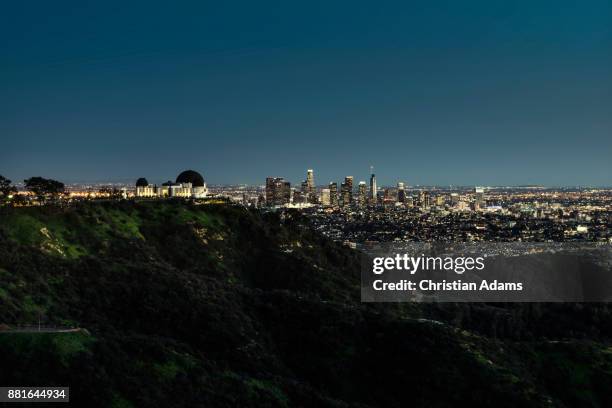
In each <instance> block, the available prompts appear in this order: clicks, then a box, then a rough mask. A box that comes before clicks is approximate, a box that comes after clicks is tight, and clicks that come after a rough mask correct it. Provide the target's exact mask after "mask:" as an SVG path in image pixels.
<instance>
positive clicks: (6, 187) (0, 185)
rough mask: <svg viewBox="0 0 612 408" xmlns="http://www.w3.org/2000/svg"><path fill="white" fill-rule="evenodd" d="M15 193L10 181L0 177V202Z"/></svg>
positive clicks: (15, 190)
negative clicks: (0, 196)
mask: <svg viewBox="0 0 612 408" xmlns="http://www.w3.org/2000/svg"><path fill="white" fill-rule="evenodd" d="M16 192H17V189H16V188H15V186H13V185H12V184H11V180H9V179H7V178H6V177H4V176H1V175H0V194H2V200H6V199H8V196H10V195H11V194H13V193H16Z"/></svg>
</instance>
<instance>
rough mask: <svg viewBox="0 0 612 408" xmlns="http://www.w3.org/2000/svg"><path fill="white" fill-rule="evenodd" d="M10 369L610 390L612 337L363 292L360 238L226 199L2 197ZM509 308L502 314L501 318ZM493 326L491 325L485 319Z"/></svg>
mask: <svg viewBox="0 0 612 408" xmlns="http://www.w3.org/2000/svg"><path fill="white" fill-rule="evenodd" d="M0 211H1V212H0V217H1V218H0V324H7V325H9V326H13V325H17V324H37V323H38V321H39V319H40V320H41V321H42V323H43V324H46V325H55V326H62V327H65V326H69V327H81V328H84V329H86V330H82V331H80V332H76V333H9V332H6V331H5V332H2V331H0V356H2V360H1V364H0V384H7V385H8V384H10V385H36V384H37V385H70V386H71V394H72V395H71V397H72V399H73V401H74V402H75V403H76V404H78V406H92V407H96V406H100V407H106V406H114V407H130V406H133V407H143V406H144V407H148V406H155V407H169V406H182V407H198V406H201V407H216V406H221V407H233V406H237V407H249V406H252V407H260V406H264V407H265V406H268V407H283V406H285V407H288V406H312V407H321V406H330V407H349V406H355V407H404V406H408V405H411V406H427V407H432V406H440V407H445V406H458V405H460V404H469V405H471V406H496V407H517V406H519V407H520V406H602V407H603V406H610V405H611V403H612V401H610V396H609V393H608V392H607V389H608V388H609V386H610V385H611V384H612V357H611V353H610V352H609V350H610V349H609V348H608V346H606V345H605V339H603V340H602V339H600V342H594V341H586V340H581V341H577V340H570V341H562V342H557V341H554V342H552V341H549V339H544V338H540V337H536V338H534V339H531V340H529V341H526V340H524V339H523V340H520V341H515V340H512V341H510V340H507V339H506V340H504V339H500V338H492V337H487V336H485V335H484V333H486V332H487V330H488V329H487V328H486V327H488V326H486V325H485V324H483V327H484V329H483V330H482V331H478V332H474V331H468V330H464V329H463V328H459V327H455V326H453V325H450V324H447V323H439V322H432V321H428V320H424V319H419V317H421V313H430V314H435V315H438V316H440V318H442V319H443V320H446V321H448V322H453V321H454V320H457V316H461V318H460V319H459V323H461V322H468V323H469V322H471V321H472V320H473V319H472V318H469V317H468V315H469V314H470V313H481V315H482V316H486V314H485V312H482V311H481V312H479V311H478V310H480V309H477V310H476V311H471V310H470V309H468V310H467V311H466V310H464V309H457V310H453V309H440V310H438V309H434V310H432V311H429V312H427V311H425V312H423V311H421V310H420V309H418V308H416V307H415V306H414V305H393V304H389V305H365V304H361V303H360V302H359V255H358V254H357V253H356V252H354V251H352V250H350V249H348V248H346V247H343V246H341V245H339V244H336V243H334V242H331V241H329V240H327V239H325V238H323V237H321V236H319V235H318V234H316V233H314V232H313V231H311V230H310V229H309V228H307V226H305V225H304V224H305V222H304V221H303V220H302V219H301V217H300V216H299V215H298V214H289V215H288V216H286V217H283V218H282V219H281V217H280V216H279V215H278V214H274V213H269V214H261V213H259V212H250V211H247V210H245V209H242V208H238V207H233V206H230V205H225V204H208V205H199V206H195V205H192V204H189V203H183V202H179V201H176V202H174V201H163V202H161V201H158V202H115V203H113V202H107V203H86V204H81V205H77V206H74V207H70V208H54V207H38V208H15V209H6V208H5V209H0ZM492 320H493V317H492ZM479 333H480V334H479Z"/></svg>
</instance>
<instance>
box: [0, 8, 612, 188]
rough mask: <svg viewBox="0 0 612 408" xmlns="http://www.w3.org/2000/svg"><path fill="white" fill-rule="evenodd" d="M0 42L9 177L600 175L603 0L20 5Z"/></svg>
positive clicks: (449, 180) (572, 180)
mask: <svg viewBox="0 0 612 408" xmlns="http://www.w3.org/2000/svg"><path fill="white" fill-rule="evenodd" d="M175 3H180V4H175ZM0 49H1V50H2V51H1V52H2V62H1V64H0V134H1V135H2V147H1V148H0V174H4V175H5V176H8V177H9V178H12V179H13V180H22V179H23V178H25V177H28V176H32V175H43V176H48V177H54V178H57V179H60V180H64V181H68V182H70V181H103V180H126V179H127V180H129V179H136V178H137V177H139V176H146V177H147V178H149V180H150V181H153V180H154V181H163V180H167V179H169V178H174V177H175V176H176V174H178V172H179V171H180V170H182V169H185V168H193V169H196V170H199V171H200V172H202V173H203V174H204V176H205V178H206V179H207V181H208V182H209V183H213V184H217V183H239V182H245V183H263V180H264V178H265V177H266V176H268V175H279V176H285V177H287V178H289V179H290V180H291V181H294V182H296V181H300V180H301V179H303V178H304V177H305V172H306V169H307V168H314V169H315V178H316V181H317V182H318V183H327V182H328V181H330V180H340V179H341V178H342V177H343V176H345V175H354V176H355V178H356V180H357V181H358V180H361V179H363V180H365V179H366V177H367V173H368V168H369V166H370V164H373V165H375V167H376V173H377V175H378V177H379V180H380V181H381V182H382V183H395V182H396V181H397V180H403V181H405V182H407V183H408V184H410V185H414V184H444V185H447V184H463V185H472V184H478V185H480V184H483V185H503V184H506V185H511V184H536V183H540V184H546V185H577V184H582V185H610V184H612V177H611V175H612V159H611V158H612V4H611V3H610V2H609V1H604V0H601V1H588V0H587V1H580V2H579V1H564V0H556V1H537V0H531V1H516V0H515V1H491V0H488V1H425V0H423V1H418V2H414V1H398V2H379V1H376V2H374V1H370V2H357V1H346V2H334V1H329V0H328V1H321V2H316V1H312V0H310V1H303V2H297V1H296V2H294V1H278V2H265V1H262V2H254V1H244V2H238V1H227V2H226V1H220V2H205V1H197V2H167V1H164V2H154V1H146V2H133V1H129V2H127V1H118V2H112V1H97V2H87V1H82V0H81V1H62V2H51V1H22V2H10V4H9V3H7V4H5V5H4V6H3V10H2V12H1V13H0Z"/></svg>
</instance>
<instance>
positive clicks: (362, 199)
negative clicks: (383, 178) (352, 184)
mask: <svg viewBox="0 0 612 408" xmlns="http://www.w3.org/2000/svg"><path fill="white" fill-rule="evenodd" d="M367 189H368V187H367V185H366V182H365V181H360V182H359V186H358V187H357V204H358V205H359V206H360V207H364V206H365V205H366V204H367V200H368V193H367Z"/></svg>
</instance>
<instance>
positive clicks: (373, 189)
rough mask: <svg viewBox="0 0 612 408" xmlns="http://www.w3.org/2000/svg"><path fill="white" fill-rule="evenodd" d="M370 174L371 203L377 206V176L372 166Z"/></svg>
mask: <svg viewBox="0 0 612 408" xmlns="http://www.w3.org/2000/svg"><path fill="white" fill-rule="evenodd" d="M370 173H371V175H370V201H372V204H376V192H377V189H376V175H375V174H374V167H372V166H370Z"/></svg>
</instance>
